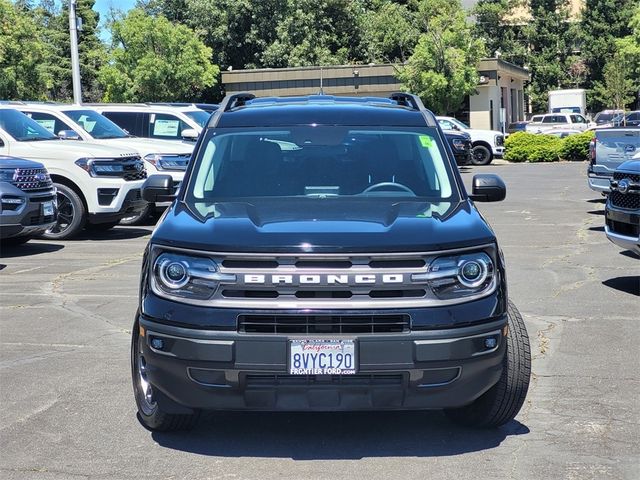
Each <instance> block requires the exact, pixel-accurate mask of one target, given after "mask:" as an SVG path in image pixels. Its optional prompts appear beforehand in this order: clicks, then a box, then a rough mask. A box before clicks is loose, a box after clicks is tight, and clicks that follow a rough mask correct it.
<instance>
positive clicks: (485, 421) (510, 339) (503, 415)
mask: <svg viewBox="0 0 640 480" xmlns="http://www.w3.org/2000/svg"><path fill="white" fill-rule="evenodd" d="M508 326H509V333H508V334H507V339H506V340H507V346H506V350H507V351H506V353H505V356H504V360H503V365H502V375H501V376H500V380H498V383H496V384H495V385H494V386H493V387H491V388H490V389H489V390H488V391H487V392H486V393H484V394H483V395H482V396H480V397H479V398H478V399H476V400H475V401H474V402H473V403H472V404H471V405H467V406H465V407H462V408H455V409H448V410H445V413H446V415H447V416H448V417H449V418H451V419H452V420H453V421H454V422H456V423H460V424H462V425H466V426H472V427H485V428H486V427H499V426H500V425H504V424H505V423H508V422H510V421H511V420H513V419H514V418H515V417H516V415H517V414H518V412H519V411H520V408H521V407H522V404H523V403H524V400H525V397H526V396H527V391H528V390H529V378H530V376H531V347H530V345H529V335H528V334H527V329H526V327H525V324H524V320H523V319H522V315H520V312H519V311H518V309H517V308H516V306H515V305H514V304H513V303H511V302H509V308H508Z"/></svg>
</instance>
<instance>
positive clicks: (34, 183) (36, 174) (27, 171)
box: [11, 168, 53, 192]
mask: <svg viewBox="0 0 640 480" xmlns="http://www.w3.org/2000/svg"><path fill="white" fill-rule="evenodd" d="M11 183H12V184H13V185H15V186H16V187H17V188H19V189H20V190H22V191H24V192H38V191H43V190H48V189H50V188H51V187H52V185H53V183H52V182H51V177H50V176H49V173H47V170H46V169H44V168H18V169H16V173H15V175H14V177H13V181H12V182H11Z"/></svg>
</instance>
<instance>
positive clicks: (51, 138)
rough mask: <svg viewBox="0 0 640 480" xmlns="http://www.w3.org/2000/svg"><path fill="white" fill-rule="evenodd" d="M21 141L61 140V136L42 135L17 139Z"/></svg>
mask: <svg viewBox="0 0 640 480" xmlns="http://www.w3.org/2000/svg"><path fill="white" fill-rule="evenodd" d="M17 140H18V141H19V142H40V141H42V140H60V138H58V137H49V138H42V137H20V138H18V139H17Z"/></svg>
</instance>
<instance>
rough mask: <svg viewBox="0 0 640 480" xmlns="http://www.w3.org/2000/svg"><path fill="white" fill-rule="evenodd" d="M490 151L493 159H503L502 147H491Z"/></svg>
mask: <svg viewBox="0 0 640 480" xmlns="http://www.w3.org/2000/svg"><path fill="white" fill-rule="evenodd" d="M491 150H492V151H493V156H494V157H497V158H502V157H504V147H503V146H500V147H497V146H493V147H492V148H491Z"/></svg>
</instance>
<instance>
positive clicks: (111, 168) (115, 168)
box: [75, 157, 144, 177]
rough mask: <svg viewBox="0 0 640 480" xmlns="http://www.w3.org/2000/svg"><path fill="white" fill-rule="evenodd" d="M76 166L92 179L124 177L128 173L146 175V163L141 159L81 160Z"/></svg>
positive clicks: (76, 162)
mask: <svg viewBox="0 0 640 480" xmlns="http://www.w3.org/2000/svg"><path fill="white" fill-rule="evenodd" d="M75 164H76V165H77V166H79V167H80V168H81V169H83V170H84V171H85V172H87V173H88V174H89V175H91V176H92V177H123V176H125V174H126V173H130V174H136V173H139V174H143V173H144V163H143V162H142V160H140V157H130V158H128V159H120V158H115V159H111V158H79V159H78V160H76V161H75ZM127 169H128V170H127Z"/></svg>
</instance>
